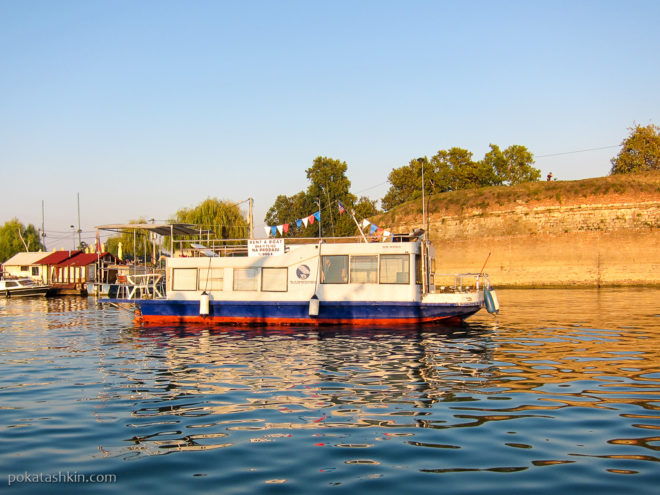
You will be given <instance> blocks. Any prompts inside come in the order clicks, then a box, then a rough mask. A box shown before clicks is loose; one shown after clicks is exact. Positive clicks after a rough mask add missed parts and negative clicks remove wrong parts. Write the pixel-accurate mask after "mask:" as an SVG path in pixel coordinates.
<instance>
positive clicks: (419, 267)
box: [415, 254, 422, 285]
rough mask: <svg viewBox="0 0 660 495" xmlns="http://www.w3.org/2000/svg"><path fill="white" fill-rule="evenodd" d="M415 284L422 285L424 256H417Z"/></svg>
mask: <svg viewBox="0 0 660 495" xmlns="http://www.w3.org/2000/svg"><path fill="white" fill-rule="evenodd" d="M415 282H416V283H417V285H422V255H421V254H416V255H415Z"/></svg>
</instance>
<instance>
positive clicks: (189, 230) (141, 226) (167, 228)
mask: <svg viewBox="0 0 660 495" xmlns="http://www.w3.org/2000/svg"><path fill="white" fill-rule="evenodd" d="M96 228H97V229H99V230H109V231H112V232H129V231H131V230H148V231H149V232H154V233H156V234H159V235H162V236H166V235H172V234H175V235H196V236H198V235H200V234H203V235H206V234H213V231H211V230H208V229H200V228H199V227H198V226H196V225H193V224H190V223H118V224H111V225H99V226H97V227H96Z"/></svg>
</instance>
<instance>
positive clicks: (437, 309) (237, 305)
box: [132, 299, 481, 322]
mask: <svg viewBox="0 0 660 495" xmlns="http://www.w3.org/2000/svg"><path fill="white" fill-rule="evenodd" d="M132 302H135V303H136V304H137V305H138V306H139V307H140V310H141V313H142V317H143V318H146V319H148V318H149V317H152V316H153V317H159V318H164V317H171V318H173V319H177V318H179V319H182V320H185V319H187V318H193V317H199V301H175V300H162V299H156V300H140V301H132ZM480 308H481V304H480V303H472V304H466V305H459V304H423V305H422V304H419V303H404V302H346V301H342V302H327V301H321V303H320V307H319V315H318V317H310V316H309V302H308V301H302V302H300V301H298V302H263V301H261V302H256V301H247V302H245V301H211V304H210V308H209V309H210V311H209V315H208V317H209V318H210V319H222V320H225V321H227V320H231V319H232V318H236V319H237V320H245V319H256V320H262V321H266V322H267V321H268V320H291V321H295V320H300V321H301V322H303V321H321V322H322V321H339V320H341V321H359V320H401V319H404V320H407V319H409V320H411V321H426V320H433V319H443V318H455V317H458V318H461V319H463V318H467V317H468V316H470V315H472V314H474V313H476V312H477V311H479V309H480Z"/></svg>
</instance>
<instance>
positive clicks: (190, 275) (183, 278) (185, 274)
mask: <svg viewBox="0 0 660 495" xmlns="http://www.w3.org/2000/svg"><path fill="white" fill-rule="evenodd" d="M172 290H197V268H174V269H173V270H172Z"/></svg>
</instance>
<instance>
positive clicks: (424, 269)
mask: <svg viewBox="0 0 660 495" xmlns="http://www.w3.org/2000/svg"><path fill="white" fill-rule="evenodd" d="M417 162H418V163H419V164H420V165H421V167H422V225H423V226H424V227H426V201H425V197H424V189H425V187H424V159H422V158H418V159H417ZM421 249H422V252H421V255H422V256H421V257H422V294H426V293H427V291H428V280H427V273H426V272H427V265H428V263H427V260H426V256H427V249H426V231H425V232H424V240H423V241H422V243H421Z"/></svg>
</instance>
